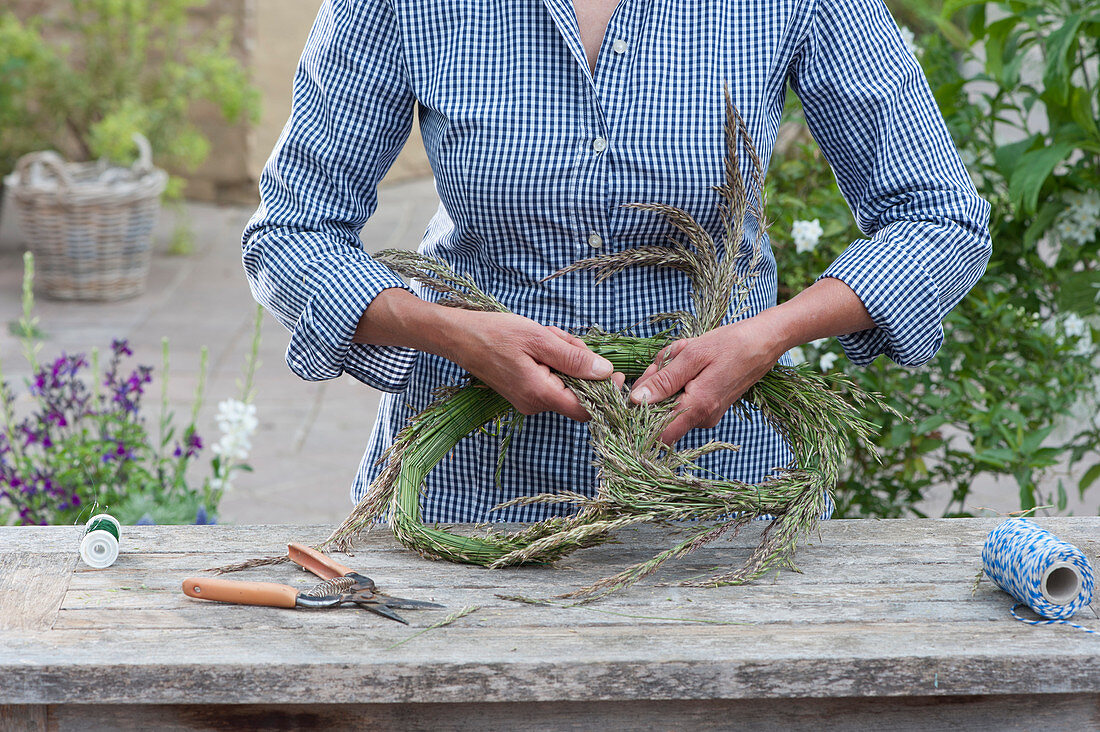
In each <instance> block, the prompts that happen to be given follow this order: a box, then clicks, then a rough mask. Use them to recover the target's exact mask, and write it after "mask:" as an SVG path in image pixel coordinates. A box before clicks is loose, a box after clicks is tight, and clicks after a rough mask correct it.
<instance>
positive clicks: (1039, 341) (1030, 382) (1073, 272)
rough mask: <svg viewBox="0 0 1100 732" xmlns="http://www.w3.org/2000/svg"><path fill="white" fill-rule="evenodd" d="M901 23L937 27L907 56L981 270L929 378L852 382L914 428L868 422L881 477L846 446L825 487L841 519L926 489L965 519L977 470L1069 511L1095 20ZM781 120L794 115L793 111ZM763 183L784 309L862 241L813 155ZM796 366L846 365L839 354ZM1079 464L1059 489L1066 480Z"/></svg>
mask: <svg viewBox="0 0 1100 732" xmlns="http://www.w3.org/2000/svg"><path fill="white" fill-rule="evenodd" d="M911 9H912V10H913V12H914V14H915V15H916V16H917V17H919V18H922V19H923V20H924V22H925V23H926V24H927V26H926V27H927V28H929V29H932V30H934V31H936V32H934V33H928V34H925V35H922V36H921V37H920V41H919V50H920V53H919V58H920V61H921V63H922V66H923V68H924V71H925V74H926V76H927V77H928V80H929V83H930V85H931V86H932V89H933V93H934V94H935V97H936V100H937V103H938V104H939V106H940V110H941V111H942V113H943V115H944V118H945V120H946V121H947V124H948V127H949V129H950V131H951V133H952V136H953V138H954V139H955V140H956V143H957V144H958V146H959V149H960V154H961V156H962V158H963V160H964V162H965V163H966V164H967V167H968V169H969V170H970V173H971V176H972V178H973V179H974V182H975V184H976V186H977V188H978V192H979V193H980V194H981V195H982V196H983V197H985V198H986V199H987V200H989V201H990V203H991V204H992V214H991V220H990V232H991V235H992V239H993V258H992V260H991V262H990V264H989V268H988V271H987V273H986V275H985V276H984V277H983V278H982V280H980V281H979V282H978V284H977V286H976V287H975V289H974V290H973V291H972V292H971V293H970V295H969V296H967V297H966V298H965V299H964V300H963V301H962V303H960V305H959V306H958V307H956V309H955V310H954V311H953V312H952V313H951V314H950V315H949V316H948V318H947V319H946V321H945V323H944V328H945V331H946V340H945V343H944V346H943V348H942V349H941V350H940V352H939V353H938V354H937V356H936V357H935V359H934V360H933V361H932V362H931V363H930V364H929V366H928V367H926V368H922V369H901V368H898V367H896V366H894V365H892V364H886V363H884V362H883V361H882V360H880V361H878V362H876V363H875V364H873V365H872V366H870V367H868V368H866V369H850V370H848V373H849V374H850V375H851V376H852V378H853V379H854V380H855V381H856V382H857V383H858V384H860V386H862V387H863V388H864V389H867V390H870V391H875V392H879V393H882V394H885V395H886V396H887V398H888V401H889V402H890V404H891V405H892V406H893V407H894V408H895V409H897V410H898V411H899V412H901V413H902V414H905V415H907V416H909V417H910V418H911V419H912V422H911V423H910V422H906V421H902V420H898V419H895V418H892V417H890V416H885V417H881V418H880V417H878V416H876V421H880V422H882V423H883V429H882V431H881V434H880V436H879V439H878V440H877V442H878V448H879V451H880V452H881V454H882V460H883V465H878V464H877V463H876V462H875V460H874V458H873V456H872V455H870V454H865V451H862V450H860V449H856V450H855V454H854V456H853V461H852V462H851V463H850V464H849V471H848V473H847V474H846V476H845V478H844V479H843V480H842V481H841V483H840V484H839V485H838V487H837V503H838V515H848V516H901V515H906V514H915V513H919V512H918V511H917V510H916V508H915V507H914V504H916V503H917V502H919V501H921V500H922V499H924V498H927V497H929V495H930V494H931V493H932V492H933V490H934V489H935V490H936V491H937V492H942V491H944V490H946V491H947V492H948V493H949V494H950V499H949V501H948V503H947V505H946V506H944V513H945V515H965V514H966V513H967V512H968V511H969V510H970V508H971V507H970V506H969V503H968V497H969V494H970V489H971V486H972V484H973V482H974V481H975V479H976V478H977V477H978V476H979V475H980V474H983V473H986V474H992V475H995V476H1004V477H1005V478H1007V479H1009V480H1011V481H1012V482H1013V483H1015V485H1016V488H1017V494H1018V501H1019V504H1020V508H1023V509H1028V508H1033V507H1035V506H1036V505H1038V504H1039V503H1050V504H1053V505H1055V506H1057V508H1058V510H1064V509H1065V508H1066V506H1067V502H1068V492H1067V491H1068V490H1073V489H1074V488H1076V489H1077V490H1078V491H1079V492H1080V494H1081V495H1082V496H1084V492H1085V490H1086V489H1088V487H1089V486H1090V485H1091V484H1092V483H1093V482H1095V481H1096V480H1097V479H1098V478H1100V464H1095V463H1097V457H1098V445H1100V431H1098V430H1100V423H1098V422H1097V420H1096V419H1095V415H1096V414H1097V412H1098V404H1097V393H1098V390H1100V357H1098V356H1100V354H1098V351H1097V345H1096V344H1097V341H1098V338H1097V336H1098V333H1097V330H1096V327H1095V325H1096V323H1097V317H1096V316H1097V296H1098V292H1100V291H1098V290H1097V285H1100V268H1098V265H1097V253H1098V250H1100V235H1098V232H1097V229H1098V228H1100V195H1098V194H1097V193H1096V191H1097V190H1098V189H1100V132H1098V131H1097V129H1096V124H1095V120H1096V118H1097V112H1098V110H1097V103H1098V99H1097V95H1096V91H1095V90H1096V88H1097V80H1096V79H1091V78H1090V76H1089V74H1090V73H1091V74H1095V69H1096V60H1097V57H1098V50H1097V42H1096V38H1097V36H1098V35H1100V6H1098V5H1097V4H1096V3H1095V2H1092V3H1084V2H1079V1H1077V0H1073V1H1070V2H1065V3H1055V2H1048V1H1046V0H1043V1H1031V0H1027V1H1019V2H1004V3H990V4H988V5H987V4H984V3H983V4H977V3H973V2H966V1H963V2H953V3H948V4H945V6H944V7H943V9H942V11H940V10H937V9H935V8H930V7H929V6H927V5H924V4H916V3H914V4H912V5H911ZM960 11H961V12H960ZM956 13H958V14H957V15H956ZM968 34H969V35H968ZM1040 112H1041V113H1040ZM1044 116H1045V120H1046V121H1045V122H1044V121H1043V119H1044ZM787 118H788V120H792V121H796V122H797V121H798V120H799V119H800V111H799V109H798V106H797V104H796V103H791V104H790V105H789V108H788V112H787ZM771 174H772V175H771V185H772V186H773V187H774V193H773V196H774V198H773V200H775V201H777V203H778V205H777V206H776V207H775V210H776V211H777V212H778V220H777V223H776V225H775V226H774V227H773V231H774V232H775V233H774V234H773V242H774V243H775V244H776V246H777V248H779V249H781V254H780V255H779V258H780V261H781V265H780V268H779V269H780V278H781V280H780V292H781V295H780V296H781V297H784V296H786V295H790V294H793V292H796V291H797V290H799V289H801V288H803V287H805V286H806V285H807V284H808V283H809V282H812V281H813V278H814V277H816V276H817V274H819V273H820V272H821V271H822V270H823V269H824V268H825V267H826V266H827V265H828V264H829V262H831V261H832V259H833V258H835V257H836V256H837V255H838V254H839V253H840V251H842V250H843V248H844V246H845V245H846V244H847V243H848V242H850V241H852V240H853V239H855V238H857V237H859V236H860V234H859V232H858V230H857V229H856V227H855V224H854V222H853V221H852V218H851V215H850V213H849V212H848V210H847V207H846V205H845V203H844V201H843V199H842V198H841V196H840V193H839V191H838V190H837V188H836V185H835V183H834V181H833V180H832V175H831V173H830V172H829V170H828V168H827V166H826V165H825V162H824V160H823V159H822V156H821V153H820V151H818V149H817V148H816V146H815V145H814V144H813V143H812V142H809V143H803V144H796V145H794V146H792V147H791V148H789V149H788V151H787V153H786V154H785V155H783V156H779V157H778V158H777V159H776V160H775V161H774V162H773V166H772V171H771ZM812 219H817V220H819V221H820V222H821V226H822V228H823V229H824V232H823V234H822V237H821V241H822V243H821V244H820V246H818V245H816V244H817V243H816V241H815V242H814V244H815V245H814V246H810V247H807V246H805V244H803V245H801V246H799V245H797V244H795V242H793V241H792V239H794V238H795V237H794V236H792V237H791V238H790V239H788V238H787V237H784V236H783V234H784V232H789V231H792V230H793V227H794V224H795V222H796V221H809V220H812ZM802 356H803V357H804V358H806V359H808V360H811V361H817V362H819V363H820V364H821V365H822V366H825V365H826V364H828V365H829V366H832V365H833V364H834V363H835V364H837V365H838V366H846V365H847V361H846V360H844V358H843V355H842V351H841V349H840V347H839V344H838V343H837V342H836V341H835V340H832V341H822V342H818V343H815V344H811V345H810V346H807V347H805V348H803V349H802ZM1090 464H1092V467H1091V468H1089V469H1088V470H1086V471H1085V472H1084V474H1083V477H1082V478H1081V479H1080V480H1079V482H1078V483H1077V485H1076V486H1072V485H1071V486H1069V487H1068V489H1067V486H1066V480H1065V476H1066V475H1068V472H1066V469H1067V468H1074V467H1076V466H1082V465H1085V466H1087V465H1090Z"/></svg>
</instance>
